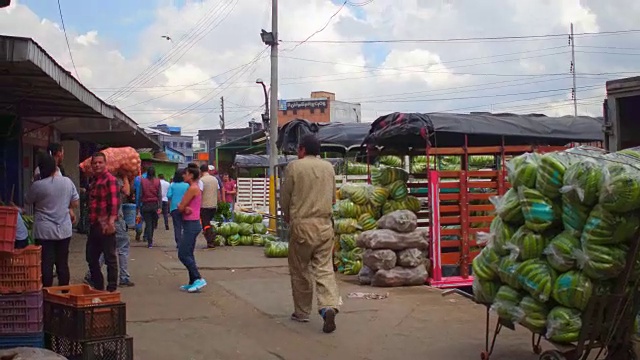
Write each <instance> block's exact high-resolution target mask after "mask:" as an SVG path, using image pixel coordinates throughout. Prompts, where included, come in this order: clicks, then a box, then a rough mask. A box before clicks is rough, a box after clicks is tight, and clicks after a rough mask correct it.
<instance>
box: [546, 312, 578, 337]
mask: <svg viewBox="0 0 640 360" xmlns="http://www.w3.org/2000/svg"><path fill="white" fill-rule="evenodd" d="M581 329H582V313H581V312H580V310H576V309H570V308H567V307H563V306H556V307H554V308H553V309H551V311H549V316H547V334H546V336H545V337H546V338H547V339H549V340H551V341H554V342H557V343H563V344H566V343H572V342H576V341H578V337H580V330H581Z"/></svg>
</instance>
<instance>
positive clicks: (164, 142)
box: [162, 141, 171, 146]
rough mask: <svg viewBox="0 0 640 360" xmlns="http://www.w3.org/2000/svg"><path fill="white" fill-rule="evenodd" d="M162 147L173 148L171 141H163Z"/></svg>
mask: <svg viewBox="0 0 640 360" xmlns="http://www.w3.org/2000/svg"><path fill="white" fill-rule="evenodd" d="M162 145H163V146H171V143H170V142H169V141H163V142H162Z"/></svg>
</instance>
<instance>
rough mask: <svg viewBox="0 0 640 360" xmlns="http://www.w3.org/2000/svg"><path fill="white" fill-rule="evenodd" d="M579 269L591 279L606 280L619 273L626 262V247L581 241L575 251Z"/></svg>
mask: <svg viewBox="0 0 640 360" xmlns="http://www.w3.org/2000/svg"><path fill="white" fill-rule="evenodd" d="M575 257H576V264H577V265H578V268H579V269H582V271H583V272H584V273H585V274H586V275H587V276H589V277H590V278H591V279H593V280H608V279H613V278H615V277H616V276H618V275H620V273H621V272H622V270H624V267H625V266H626V264H627V248H626V247H624V246H623V245H593V244H588V243H585V242H584V241H582V249H579V250H576V251H575Z"/></svg>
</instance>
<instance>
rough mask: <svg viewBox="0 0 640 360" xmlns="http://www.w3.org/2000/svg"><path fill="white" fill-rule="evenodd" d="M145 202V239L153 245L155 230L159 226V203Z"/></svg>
mask: <svg viewBox="0 0 640 360" xmlns="http://www.w3.org/2000/svg"><path fill="white" fill-rule="evenodd" d="M145 205H146V204H144V205H143V206H142V211H141V214H142V219H143V220H144V239H145V240H146V241H147V243H148V244H149V245H153V232H154V230H155V228H156V227H158V205H156V206H155V207H154V206H152V205H147V206H145Z"/></svg>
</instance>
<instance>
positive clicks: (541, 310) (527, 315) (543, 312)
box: [515, 296, 549, 333]
mask: <svg viewBox="0 0 640 360" xmlns="http://www.w3.org/2000/svg"><path fill="white" fill-rule="evenodd" d="M515 314H516V318H517V319H518V322H519V323H520V324H522V325H524V326H525V327H527V328H528V329H529V330H532V331H534V332H535V333H541V332H542V331H543V330H544V329H545V327H546V326H547V316H548V315H549V306H548V305H547V304H545V303H542V302H540V301H538V300H536V299H534V298H533V297H531V296H525V297H523V298H522V300H521V301H520V303H519V304H518V307H517V308H516V309H515Z"/></svg>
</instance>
